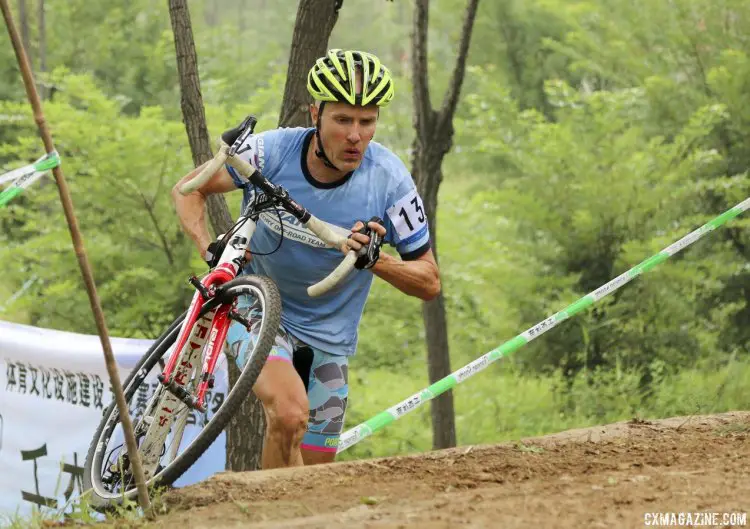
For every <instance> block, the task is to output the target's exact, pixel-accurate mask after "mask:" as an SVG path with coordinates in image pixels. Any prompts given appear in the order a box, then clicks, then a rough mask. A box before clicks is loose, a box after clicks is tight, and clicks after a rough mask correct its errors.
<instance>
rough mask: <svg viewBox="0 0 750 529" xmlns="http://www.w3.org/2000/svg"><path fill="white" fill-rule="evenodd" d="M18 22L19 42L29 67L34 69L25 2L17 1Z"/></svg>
mask: <svg viewBox="0 0 750 529" xmlns="http://www.w3.org/2000/svg"><path fill="white" fill-rule="evenodd" d="M18 22H19V24H20V26H21V41H22V42H23V48H24V49H25V50H26V56H27V57H28V58H29V66H31V69H32V70H33V69H34V60H33V55H32V53H31V34H30V32H29V12H28V11H27V10H26V0H18Z"/></svg>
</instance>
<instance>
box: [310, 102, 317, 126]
mask: <svg viewBox="0 0 750 529" xmlns="http://www.w3.org/2000/svg"><path fill="white" fill-rule="evenodd" d="M318 111H319V109H318V105H316V104H315V103H310V118H311V119H312V122H313V123H317V122H318Z"/></svg>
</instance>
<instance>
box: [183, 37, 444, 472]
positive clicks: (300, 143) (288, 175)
mask: <svg viewBox="0 0 750 529" xmlns="http://www.w3.org/2000/svg"><path fill="white" fill-rule="evenodd" d="M307 88H308V91H309V92H310V95H311V96H312V97H313V99H314V103H313V104H311V105H310V115H311V117H312V121H313V123H314V124H315V127H312V128H280V129H274V130H268V131H265V132H262V133H259V134H255V135H251V136H249V138H248V139H246V140H245V142H244V143H243V145H242V146H241V147H240V148H239V149H238V153H241V154H240V157H243V158H244V159H245V160H247V161H249V162H250V163H251V164H252V165H253V166H254V167H255V168H257V169H258V170H260V171H261V172H262V173H263V175H264V176H265V177H266V178H268V179H269V180H270V181H271V182H273V183H274V184H278V185H281V186H282V187H284V188H285V189H287V190H288V191H289V193H290V195H291V196H292V197H294V199H295V200H297V201H299V202H300V203H301V204H303V205H304V206H305V207H306V208H307V209H309V210H310V212H311V213H312V214H313V215H315V216H317V217H318V218H320V219H321V220H323V221H325V222H327V223H328V224H329V226H331V227H332V229H334V230H338V231H339V232H340V233H342V234H343V235H348V237H349V238H348V239H347V244H346V245H344V246H343V247H342V248H341V249H340V251H339V250H336V249H331V248H327V247H326V246H325V245H324V244H323V243H322V241H320V240H319V239H318V238H317V237H315V236H314V235H313V234H312V232H309V231H308V230H306V229H304V228H303V227H302V226H301V225H300V223H299V222H298V221H297V220H296V219H294V217H292V216H291V215H285V213H284V212H280V214H279V215H277V214H276V213H275V212H264V213H263V214H261V218H260V221H259V222H258V226H257V229H256V231H255V234H254V235H253V240H252V242H251V246H252V251H253V253H254V254H255V255H253V256H252V259H251V260H250V262H249V264H248V265H247V267H246V268H245V270H244V272H245V273H255V274H261V275H267V276H269V277H271V278H272V279H273V280H274V281H275V282H276V284H277V285H278V287H279V291H280V293H281V299H282V327H281V328H280V329H279V332H278V335H277V337H276V343H275V345H274V347H273V349H272V351H271V353H270V355H269V358H268V361H267V363H266V364H265V366H264V367H263V369H262V371H261V374H260V376H259V377H258V380H257V382H256V384H255V386H254V387H253V391H254V392H255V394H256V395H257V397H258V398H259V399H260V401H261V402H262V403H263V407H264V410H265V413H266V420H267V427H266V432H265V443H264V447H263V455H262V465H263V468H275V467H284V466H293V465H300V464H315V463H325V462H331V461H333V460H334V458H335V456H336V450H337V446H338V441H339V436H340V434H341V431H342V429H343V423H344V413H345V410H346V401H347V394H348V365H347V361H348V358H349V357H350V356H351V355H353V354H354V352H355V350H356V347H357V336H358V332H357V331H358V327H359V322H360V318H361V316H362V311H363V309H364V305H365V302H366V299H367V296H368V293H369V290H370V286H371V284H372V280H373V277H372V276H373V274H374V275H376V276H378V277H380V278H381V279H384V280H385V281H387V282H389V283H390V284H392V285H393V286H395V287H396V288H398V289H399V290H401V291H402V292H404V293H406V294H408V295H411V296H416V297H419V298H421V299H423V300H430V299H433V298H434V297H435V296H437V295H438V293H439V292H440V278H439V272H438V267H437V263H436V262H435V259H434V255H433V252H432V249H431V247H430V237H429V231H428V226H427V219H426V216H425V213H424V210H423V209H422V200H421V198H420V196H419V194H418V192H417V190H416V188H415V186H414V183H413V180H412V178H411V175H410V174H409V171H408V170H407V169H406V167H405V166H404V164H403V163H402V162H401V160H400V159H399V158H398V157H397V156H396V155H395V154H393V153H392V152H391V151H390V150H388V149H387V148H385V147H384V146H382V145H380V144H378V143H376V142H373V141H371V140H372V138H373V136H374V134H375V129H376V126H377V120H378V116H379V109H380V108H381V107H385V106H386V105H387V104H388V103H389V102H390V101H391V99H392V98H393V94H394V87H393V79H392V78H391V73H390V71H389V70H388V69H387V68H386V67H385V66H384V65H383V64H382V63H381V62H380V60H379V59H378V58H377V57H376V56H375V55H372V54H370V53H366V52H361V51H343V50H338V49H335V50H330V51H328V53H327V54H326V55H325V56H324V57H321V58H320V59H318V60H317V61H316V63H315V64H314V65H313V67H312V68H311V69H310V71H309V73H308V78H307ZM201 169H202V167H199V168H197V169H195V170H194V171H192V172H191V173H189V174H187V175H185V177H183V178H182V179H181V180H180V182H178V183H177V185H176V186H175V188H174V190H173V193H172V196H173V199H174V202H175V206H176V210H177V215H178V216H179V219H180V222H181V224H182V227H183V229H184V230H185V231H186V232H187V234H188V235H189V236H190V237H191V238H192V240H193V241H194V242H195V244H196V245H197V247H198V249H199V251H200V252H201V255H202V256H203V257H204V258H205V256H206V250H207V248H208V246H209V244H210V243H211V242H212V239H211V236H210V235H209V232H208V229H207V227H206V218H205V203H206V197H207V196H208V195H210V194H212V193H226V192H229V191H233V190H237V189H242V190H243V192H244V196H243V203H242V207H243V208H244V207H245V205H246V204H247V203H248V201H251V200H252V199H253V192H254V191H253V187H252V185H251V184H249V183H248V182H247V181H245V180H244V179H243V178H242V177H241V176H240V175H239V174H238V173H236V172H235V171H234V169H232V168H231V167H229V166H225V167H223V168H222V169H220V170H219V171H217V172H216V173H215V174H214V175H213V176H212V177H211V178H210V179H209V180H208V181H207V182H206V183H205V184H204V185H203V186H202V187H201V188H199V189H198V190H197V191H195V192H193V193H191V194H189V195H187V196H183V195H181V194H180V193H179V191H178V190H177V189H178V187H179V186H180V185H181V184H182V183H183V182H185V181H187V180H189V179H191V178H193V177H194V176H196V175H197V174H198V172H199V171H200V170H201ZM376 217H377V219H375V220H380V219H382V224H381V223H380V222H377V221H366V220H365V219H374V218H376ZM280 221H281V222H282V225H283V236H284V239H285V240H284V242H283V244H281V246H279V245H278V243H279V236H280V234H281V233H282V226H280ZM365 224H366V227H365ZM372 233H377V234H379V235H380V236H381V237H382V238H383V240H384V241H385V242H387V243H389V244H390V245H393V246H395V247H396V249H397V251H398V253H399V254H400V259H399V258H396V257H392V256H391V255H389V254H387V253H384V252H383V253H381V252H379V248H371V249H372V250H373V251H371V252H368V253H367V254H366V255H360V257H359V258H358V260H357V264H356V267H357V268H358V269H359V270H355V271H354V272H352V273H351V274H350V275H349V276H348V277H346V278H345V279H344V280H343V281H342V283H341V284H339V285H338V286H337V287H336V288H334V289H333V290H332V291H330V292H328V293H326V294H324V295H322V296H320V297H318V298H311V297H310V296H308V295H307V292H306V288H307V287H308V286H309V285H311V284H313V283H316V282H317V281H319V280H320V279H322V278H323V277H325V276H326V275H328V274H329V273H330V272H331V271H332V270H333V269H334V268H335V267H336V266H337V265H338V264H339V263H340V261H341V259H342V255H341V253H347V252H348V251H349V250H350V249H354V250H360V249H362V248H363V247H367V246H368V245H369V243H370V235H371V234H372ZM376 240H377V239H376ZM277 247H278V250H276V251H274V249H276V248H277ZM363 252H364V251H363ZM363 252H360V253H363ZM262 254H268V255H262ZM242 309H243V310H244V311H245V314H246V315H248V316H249V319H250V321H251V322H252V321H253V318H252V316H253V310H254V308H253V307H252V306H247V305H245V306H244V307H242ZM252 337H253V336H252V333H248V332H247V330H246V329H245V328H244V327H242V326H241V325H240V324H238V323H234V324H233V325H232V327H231V328H230V331H229V335H228V337H227V343H228V345H229V350H230V352H231V355H232V356H233V358H235V361H236V362H237V363H238V365H240V366H241V365H242V364H243V362H245V361H246V358H245V357H246V355H247V351H248V350H252Z"/></svg>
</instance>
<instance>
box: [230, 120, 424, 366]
mask: <svg viewBox="0 0 750 529" xmlns="http://www.w3.org/2000/svg"><path fill="white" fill-rule="evenodd" d="M314 130H315V129H312V128H281V129H274V130H269V131H265V132H262V133H260V134H255V135H253V136H251V137H250V138H248V139H247V140H246V141H245V142H244V143H243V145H242V146H241V147H240V148H239V149H238V154H239V156H240V157H242V158H244V159H245V160H247V161H249V162H250V163H251V164H252V165H253V166H254V167H256V168H257V169H259V170H260V171H261V173H263V175H264V176H265V177H266V178H268V180H269V181H271V182H272V183H274V184H277V185H280V186H282V187H283V188H284V189H286V190H287V191H289V194H290V195H291V196H292V198H294V200H295V201H297V202H298V203H300V204H302V205H303V206H304V207H305V208H307V209H308V211H310V212H311V213H312V214H313V215H315V216H316V217H318V218H319V219H320V220H322V221H324V222H326V223H328V225H329V226H330V227H331V228H332V229H334V230H335V231H338V232H339V233H341V234H343V235H348V234H349V233H351V227H352V226H353V225H354V224H355V223H356V221H358V220H362V221H367V220H369V219H370V218H372V217H375V216H377V217H380V218H381V219H383V220H384V221H385V226H386V231H387V234H386V238H385V241H386V243H388V244H390V245H392V246H395V247H396V249H397V251H398V252H399V254H400V255H401V258H402V259H403V260H412V259H417V258H418V257H420V256H422V255H423V254H424V253H426V252H427V251H428V250H429V249H430V237H429V230H428V226H427V219H426V216H425V213H424V209H423V207H422V199H421V197H420V196H419V194H418V193H417V189H416V187H415V186H414V182H413V180H412V178H411V175H410V174H409V171H408V170H407V169H406V167H405V166H404V164H403V163H402V162H401V160H400V159H399V158H398V157H397V156H396V155H395V154H393V153H392V152H391V151H390V150H388V149H387V148H385V147H383V146H382V145H380V144H378V143H376V142H374V141H373V142H370V144H369V145H368V147H367V150H366V151H365V153H364V156H363V160H362V163H361V164H360V166H359V167H358V168H357V169H356V170H355V171H353V172H351V173H349V174H348V175H346V176H345V177H343V178H342V179H341V180H339V181H337V182H334V183H330V184H329V183H322V182H319V181H317V180H315V179H314V178H313V177H312V175H311V174H310V171H309V169H308V167H307V159H306V153H307V149H308V146H309V145H310V141H311V140H312V137H313V134H314ZM227 169H228V171H229V173H230V174H231V175H232V179H233V180H234V182H235V184H236V185H237V187H239V188H242V189H243V191H244V197H243V201H242V208H243V210H244V208H245V207H246V205H247V204H248V202H249V201H251V200H253V197H254V189H253V186H252V184H249V183H248V182H247V181H246V180H245V179H244V178H242V177H241V176H240V175H239V174H238V173H237V172H235V171H234V169H232V168H231V167H229V166H227ZM282 232H283V237H284V240H283V241H282V244H281V246H280V247H279V248H278V250H276V251H274V249H276V248H277V247H278V246H279V242H280V237H281V233H282ZM250 247H251V250H252V252H253V253H256V255H253V258H252V260H251V262H250V263H249V264H248V266H247V267H246V269H245V270H244V273H254V274H260V275H265V276H268V277H270V278H271V279H273V280H274V281H275V282H276V285H277V286H278V287H279V291H280V293H281V299H282V325H283V326H284V327H285V328H286V329H287V331H288V332H290V333H291V334H292V335H294V336H295V337H296V338H298V339H300V340H302V341H304V342H306V343H308V344H309V345H312V346H313V347H317V348H319V349H322V350H323V351H326V352H328V353H330V354H336V355H345V356H349V355H353V354H354V352H355V350H356V348H357V330H358V327H359V322H360V319H361V317H362V311H363V310H364V306H365V302H366V300H367V296H368V294H369V291H370V287H371V285H372V280H373V274H372V272H370V271H369V270H357V269H355V270H353V271H352V272H351V273H350V274H349V275H348V276H347V277H346V278H344V279H343V280H342V281H341V282H340V283H339V284H338V285H337V286H336V287H334V288H333V289H332V290H330V291H328V292H327V293H325V294H323V295H322V296H319V297H315V298H313V297H310V296H309V295H308V294H307V290H306V289H307V287H308V286H310V285H313V284H314V283H317V282H318V281H320V280H321V279H323V278H324V277H326V276H327V275H328V274H329V273H331V271H333V269H334V268H336V266H338V264H339V263H340V262H341V260H342V259H343V254H342V253H341V251H340V250H338V249H333V248H328V247H327V246H325V244H324V243H323V242H322V241H321V240H320V239H318V238H317V237H316V236H315V235H314V234H313V233H312V232H311V231H309V230H308V229H306V228H305V227H304V226H302V225H301V223H300V222H299V221H298V220H297V219H295V218H294V217H293V216H292V215H290V214H289V213H286V212H285V211H266V212H264V213H262V214H261V216H260V219H259V221H258V225H257V228H256V231H255V233H254V235H253V238H252V241H251V243H250ZM263 253H269V255H259V254H263Z"/></svg>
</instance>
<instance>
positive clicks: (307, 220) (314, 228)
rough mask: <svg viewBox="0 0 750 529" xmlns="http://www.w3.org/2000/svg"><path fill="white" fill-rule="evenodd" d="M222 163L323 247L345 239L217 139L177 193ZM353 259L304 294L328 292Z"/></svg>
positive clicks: (202, 179)
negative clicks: (200, 167)
mask: <svg viewBox="0 0 750 529" xmlns="http://www.w3.org/2000/svg"><path fill="white" fill-rule="evenodd" d="M225 163H226V164H228V165H230V166H231V167H232V168H234V169H235V170H236V171H237V172H238V173H239V174H240V175H241V176H243V177H245V178H246V179H247V180H249V181H250V182H251V183H252V184H253V185H255V186H257V187H259V188H260V189H261V191H263V192H264V193H266V194H267V195H269V196H273V197H276V198H277V199H279V202H280V203H281V205H282V206H283V207H284V209H285V210H286V211H288V212H289V213H291V214H292V215H294V216H295V217H296V218H297V219H298V220H299V221H300V222H302V224H303V225H304V226H305V227H306V228H309V229H310V231H311V232H313V233H314V234H315V235H317V236H318V238H320V240H322V241H323V242H324V243H325V244H326V245H327V246H330V247H331V248H340V247H341V245H342V244H345V242H346V239H347V237H345V236H343V235H339V234H338V233H336V232H334V231H333V230H332V229H330V228H329V227H328V226H327V225H326V224H325V223H324V222H323V221H321V220H320V219H318V218H317V217H315V216H314V215H313V214H312V213H310V212H309V211H307V210H306V209H305V208H304V207H303V206H301V205H300V204H298V203H297V202H295V201H294V200H293V199H292V198H291V197H290V196H289V193H287V191H286V190H285V189H283V188H282V187H280V186H276V185H274V184H272V183H271V182H269V181H268V179H267V178H266V177H265V176H263V175H262V174H261V173H260V171H258V170H257V169H255V167H253V166H252V165H251V164H250V163H248V162H246V161H245V160H243V159H241V158H238V157H237V156H236V155H235V154H234V152H233V149H232V147H231V146H230V145H228V144H227V143H225V141H224V140H223V139H222V140H220V147H219V151H218V152H217V153H216V156H214V158H213V159H212V160H211V161H210V162H209V163H208V164H207V165H206V167H204V168H203V170H201V172H200V173H198V175H196V176H195V177H194V178H192V179H190V180H188V181H187V182H185V183H183V184H182V185H181V186H180V187H179V191H180V193H181V194H183V195H188V194H190V193H192V192H193V191H195V190H196V189H198V188H199V187H200V186H202V185H203V184H204V183H206V181H208V179H209V178H211V177H212V176H213V175H214V173H216V171H218V170H219V169H221V167H222V166H223V165H224V164H225ZM356 260H357V253H356V252H355V251H354V250H350V251H349V252H348V253H347V254H346V256H345V257H344V259H343V260H342V261H341V263H339V265H338V266H337V267H336V269H335V270H334V271H333V272H331V273H330V274H329V275H328V276H327V277H325V278H324V279H322V280H321V281H319V282H318V283H315V284H314V285H312V286H309V287H307V294H308V295H309V296H310V297H317V296H320V295H322V294H325V293H326V292H328V291H329V290H330V289H331V288H333V287H334V286H336V284H338V283H339V281H341V280H342V279H344V277H346V276H347V275H348V274H349V272H351V271H352V269H353V268H354V263H355V261H356Z"/></svg>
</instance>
